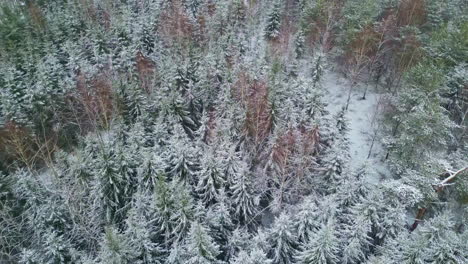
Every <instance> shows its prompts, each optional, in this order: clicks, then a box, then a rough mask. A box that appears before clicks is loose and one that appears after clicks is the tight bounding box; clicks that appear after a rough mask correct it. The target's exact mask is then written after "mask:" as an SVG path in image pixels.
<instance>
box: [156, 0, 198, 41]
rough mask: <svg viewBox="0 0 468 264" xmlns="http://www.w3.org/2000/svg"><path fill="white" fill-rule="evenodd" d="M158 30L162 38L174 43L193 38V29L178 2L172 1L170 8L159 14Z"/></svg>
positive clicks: (176, 0)
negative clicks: (164, 37)
mask: <svg viewBox="0 0 468 264" xmlns="http://www.w3.org/2000/svg"><path fill="white" fill-rule="evenodd" d="M159 30H160V31H161V33H162V34H163V35H164V36H166V37H168V38H169V39H172V40H175V41H183V40H189V39H191V38H192V37H193V32H194V27H193V25H192V24H191V23H190V20H189V18H188V15H187V14H186V13H185V9H184V7H183V6H182V4H181V3H180V1H178V0H175V1H173V2H172V4H171V6H170V8H168V9H167V10H165V11H164V12H163V13H162V14H161V23H160V25H159Z"/></svg>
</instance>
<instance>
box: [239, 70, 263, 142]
mask: <svg viewBox="0 0 468 264" xmlns="http://www.w3.org/2000/svg"><path fill="white" fill-rule="evenodd" d="M233 88H234V90H233V92H234V96H235V97H236V98H237V99H238V100H240V101H241V103H242V104H243V105H244V107H245V110H246V119H245V125H244V128H245V133H246V135H247V136H248V137H249V138H250V139H251V140H252V141H253V142H254V145H256V146H257V145H259V144H260V143H262V142H263V141H264V140H265V138H266V137H267V136H268V134H269V133H270V130H271V126H272V115H271V105H270V102H269V101H268V86H267V84H266V82H265V81H262V80H256V79H252V78H251V77H250V76H249V75H248V74H247V73H245V72H241V73H240V74H239V77H238V80H237V82H236V83H235V84H234V87H233Z"/></svg>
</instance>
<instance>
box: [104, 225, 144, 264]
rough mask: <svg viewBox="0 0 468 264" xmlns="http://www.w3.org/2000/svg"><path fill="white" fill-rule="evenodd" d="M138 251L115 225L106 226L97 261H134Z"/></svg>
mask: <svg viewBox="0 0 468 264" xmlns="http://www.w3.org/2000/svg"><path fill="white" fill-rule="evenodd" d="M136 254H138V253H136V252H135V251H134V248H133V247H132V246H131V245H130V244H129V243H128V241H127V240H126V238H125V236H124V235H123V234H121V233H120V232H119V231H118V230H116V228H114V227H110V226H109V227H106V230H105V233H104V236H103V238H102V239H101V244H100V249H99V254H98V257H97V259H96V260H95V261H96V262H97V263H118V264H125V263H132V262H133V261H134V260H135V257H136Z"/></svg>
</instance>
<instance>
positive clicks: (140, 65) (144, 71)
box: [135, 51, 156, 94]
mask: <svg viewBox="0 0 468 264" xmlns="http://www.w3.org/2000/svg"><path fill="white" fill-rule="evenodd" d="M135 60H136V68H137V72H138V78H139V79H140V86H141V88H142V89H143V90H144V91H145V92H146V93H147V94H151V92H152V89H151V88H152V87H151V84H152V79H153V76H154V72H155V69H156V64H155V63H154V62H153V61H152V60H150V59H149V58H147V57H145V56H144V55H143V53H141V51H139V52H138V53H137V55H136V59H135Z"/></svg>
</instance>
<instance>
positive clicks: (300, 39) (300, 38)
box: [294, 30, 305, 59]
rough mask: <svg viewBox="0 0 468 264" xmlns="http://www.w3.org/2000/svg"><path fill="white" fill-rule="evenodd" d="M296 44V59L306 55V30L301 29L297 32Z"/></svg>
mask: <svg viewBox="0 0 468 264" xmlns="http://www.w3.org/2000/svg"><path fill="white" fill-rule="evenodd" d="M294 46H295V49H294V51H295V52H296V59H300V58H301V57H302V56H303V55H304V49H305V36H304V31H302V30H299V31H298V32H297V35H296V39H295V41H294Z"/></svg>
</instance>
